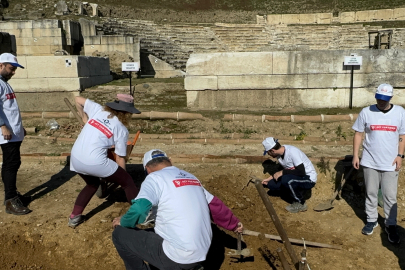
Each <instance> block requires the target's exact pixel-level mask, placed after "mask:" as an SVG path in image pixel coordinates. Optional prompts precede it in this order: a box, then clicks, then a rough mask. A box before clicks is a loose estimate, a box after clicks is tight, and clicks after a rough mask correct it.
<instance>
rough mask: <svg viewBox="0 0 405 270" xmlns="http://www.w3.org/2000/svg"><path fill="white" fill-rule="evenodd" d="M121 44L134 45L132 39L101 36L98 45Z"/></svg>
mask: <svg viewBox="0 0 405 270" xmlns="http://www.w3.org/2000/svg"><path fill="white" fill-rule="evenodd" d="M123 43H134V38H133V37H127V36H122V35H114V36H101V43H100V44H107V45H113V44H123Z"/></svg>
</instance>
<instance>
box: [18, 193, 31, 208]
mask: <svg viewBox="0 0 405 270" xmlns="http://www.w3.org/2000/svg"><path fill="white" fill-rule="evenodd" d="M17 196H18V198H20V201H21V202H22V204H23V205H24V206H25V207H28V205H29V204H30V203H31V202H32V197H31V196H24V195H22V194H21V193H20V192H18V191H17Z"/></svg>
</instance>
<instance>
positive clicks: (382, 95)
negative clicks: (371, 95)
mask: <svg viewBox="0 0 405 270" xmlns="http://www.w3.org/2000/svg"><path fill="white" fill-rule="evenodd" d="M393 95H394V88H393V87H392V85H390V84H387V83H383V84H380V86H378V88H377V91H375V98H376V99H382V100H385V101H390V100H391V98H392V96H393Z"/></svg>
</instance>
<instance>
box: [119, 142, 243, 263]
mask: <svg viewBox="0 0 405 270" xmlns="http://www.w3.org/2000/svg"><path fill="white" fill-rule="evenodd" d="M143 166H144V168H145V171H146V173H147V176H146V179H145V181H144V182H143V183H142V185H141V190H140V192H139V194H138V196H137V197H136V198H135V199H134V200H133V201H132V206H131V207H130V208H129V210H128V212H127V213H126V214H125V215H124V216H122V217H117V218H115V219H114V220H113V227H114V228H115V229H114V232H113V234H112V239H113V243H114V245H115V247H116V249H117V251H118V254H119V255H120V256H121V258H122V259H123V261H124V263H125V267H126V269H127V270H141V269H143V270H147V269H150V268H149V267H148V266H147V265H146V263H145V261H146V262H147V263H149V264H150V265H153V266H155V267H157V268H158V269H173V270H181V269H199V268H200V265H199V263H200V262H202V261H204V260H205V258H206V255H207V253H208V249H209V247H210V245H211V240H212V230H211V221H210V217H211V218H212V220H213V222H214V223H216V224H217V225H219V226H220V227H222V228H224V229H227V230H231V231H234V232H235V233H242V231H243V225H242V223H240V222H239V220H238V218H237V217H236V216H234V215H233V213H232V212H231V210H230V209H229V208H228V207H226V206H225V204H224V203H223V202H222V201H221V200H220V199H218V198H217V197H215V196H213V195H212V194H211V193H209V192H208V191H207V190H206V189H205V188H204V187H203V186H202V185H201V182H200V181H199V180H198V179H197V178H196V177H195V176H194V175H192V174H190V173H189V172H186V171H183V170H180V169H179V168H176V167H175V166H173V165H172V163H171V161H170V159H169V158H168V157H167V155H166V153H165V152H163V151H162V150H159V149H152V150H150V151H148V152H146V153H145V155H144V158H143ZM155 206H157V213H156V220H155V228H154V232H151V231H147V230H140V229H137V228H135V227H136V225H137V224H140V223H142V222H144V221H145V219H146V218H147V216H148V213H149V211H150V209H151V208H152V207H155Z"/></svg>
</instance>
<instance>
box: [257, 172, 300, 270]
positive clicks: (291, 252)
mask: <svg viewBox="0 0 405 270" xmlns="http://www.w3.org/2000/svg"><path fill="white" fill-rule="evenodd" d="M255 186H256V189H257V191H258V192H259V195H260V197H261V198H262V200H263V203H264V206H266V209H267V211H268V212H269V214H270V217H271V220H272V221H273V223H274V226H276V229H277V232H278V234H279V235H280V237H281V240H283V242H284V246H285V249H286V250H287V252H288V255H289V256H290V258H291V261H292V263H293V264H294V266H295V267H296V268H298V263H299V262H300V260H299V259H298V257H297V254H295V251H294V249H293V247H292V245H291V242H290V240H289V239H288V235H287V233H286V232H285V230H284V228H283V225H282V224H281V222H280V219H279V218H278V216H277V213H276V210H275V209H274V207H273V204H272V203H271V201H270V199H269V196H268V195H267V193H266V191H265V190H264V188H263V185H262V181H261V180H260V179H255Z"/></svg>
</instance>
